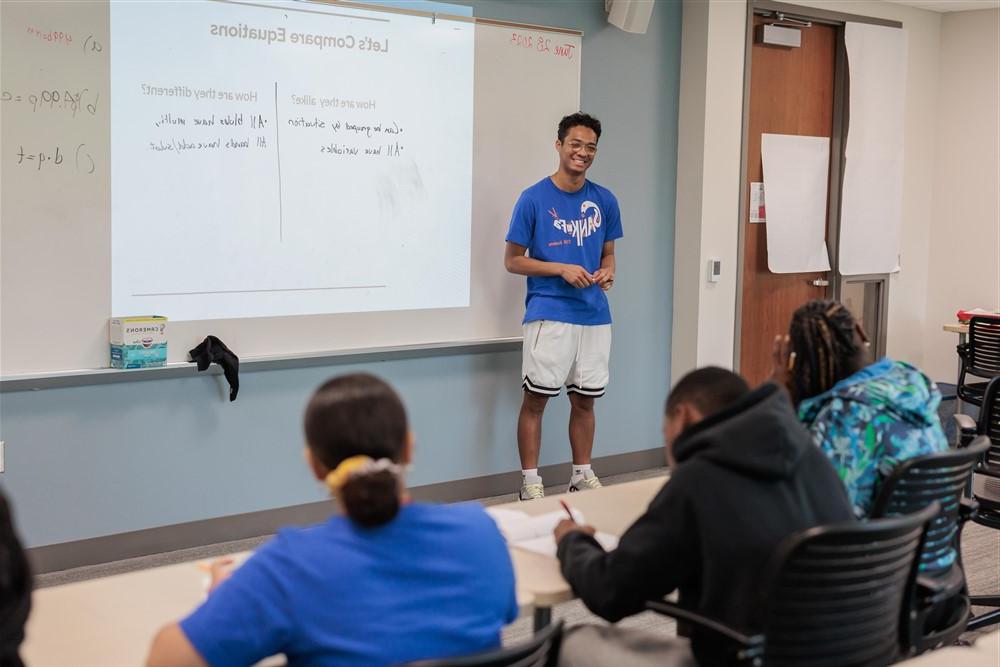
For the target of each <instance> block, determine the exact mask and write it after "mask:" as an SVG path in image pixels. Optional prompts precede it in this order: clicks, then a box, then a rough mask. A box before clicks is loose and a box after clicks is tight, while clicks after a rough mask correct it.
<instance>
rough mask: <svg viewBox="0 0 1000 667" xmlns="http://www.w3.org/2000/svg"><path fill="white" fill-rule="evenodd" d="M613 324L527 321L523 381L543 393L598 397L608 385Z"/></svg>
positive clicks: (523, 383) (527, 385)
mask: <svg viewBox="0 0 1000 667" xmlns="http://www.w3.org/2000/svg"><path fill="white" fill-rule="evenodd" d="M610 356H611V325H610V324H598V325H583V324H568V323H566V322H555V321H552V320H535V321H534V322H528V323H526V324H525V325H524V346H523V353H522V361H521V377H522V379H523V382H522V385H521V386H523V387H524V389H525V390H526V391H530V392H531V393H533V394H539V395H541V396H558V395H559V391H560V390H561V389H562V387H563V385H565V386H566V392H567V393H569V394H574V393H575V394H581V395H583V396H593V397H595V398H597V397H599V396H603V395H604V390H605V389H606V388H607V386H608V357H610Z"/></svg>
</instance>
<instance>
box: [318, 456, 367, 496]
mask: <svg viewBox="0 0 1000 667" xmlns="http://www.w3.org/2000/svg"><path fill="white" fill-rule="evenodd" d="M371 462H372V458H371V457H370V456H365V455H364V454H358V455H357V456H351V457H348V458H346V459H344V460H343V461H341V462H340V465H338V466H337V467H336V468H335V469H333V470H331V471H330V472H329V473H327V475H326V485H327V487H328V488H329V489H330V491H332V492H333V493H336V492H338V491H340V489H341V487H342V486H344V484H346V483H347V480H348V478H350V476H351V474H352V473H353V472H355V471H356V470H358V469H359V468H363V467H365V466H366V465H368V464H369V463H371Z"/></svg>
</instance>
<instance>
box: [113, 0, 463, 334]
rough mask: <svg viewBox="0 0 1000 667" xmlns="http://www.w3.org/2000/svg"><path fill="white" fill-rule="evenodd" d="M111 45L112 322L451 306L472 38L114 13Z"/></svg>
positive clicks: (399, 19)
mask: <svg viewBox="0 0 1000 667" xmlns="http://www.w3.org/2000/svg"><path fill="white" fill-rule="evenodd" d="M111 34H112V42H113V44H114V48H113V49H112V50H111V85H112V87H111V127H112V135H111V148H112V154H111V158H112V167H111V186H112V187H111V193H112V207H111V208H112V239H111V241H112V243H111V245H112V281H111V282H112V308H113V311H114V315H120V316H127V315H133V314H143V313H156V314H160V315H166V316H168V317H169V318H170V319H171V320H181V321H184V320H203V319H227V318H247V317H275V316H288V315H310V314H318V313H350V312H366V311H384V310H411V309H427V308H456V307H465V306H468V305H469V290H470V287H469V285H470V266H469V263H470V220H471V217H472V216H471V198H472V192H471V190H472V132H473V123H472V118H473V113H472V112H473V100H472V94H473V64H474V63H473V50H474V41H473V40H474V29H473V26H472V25H470V24H467V23H461V22H451V21H437V22H435V21H432V20H431V19H429V18H427V17H416V16H405V15H395V14H389V13H381V12H372V11H363V10H357V9H353V8H351V9H348V8H344V7H331V6H323V5H316V4H307V3H302V2H294V3H276V2H269V3H248V2H242V3H238V4H237V3H226V2H200V3H184V5H183V7H181V8H178V7H177V6H176V4H174V3H168V2H156V3H145V2H142V3H140V2H121V3H119V2H114V3H112V4H111Z"/></svg>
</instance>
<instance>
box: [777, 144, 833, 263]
mask: <svg viewBox="0 0 1000 667" xmlns="http://www.w3.org/2000/svg"><path fill="white" fill-rule="evenodd" d="M761 160H762V162H763V166H764V191H765V192H767V268H768V269H770V270H771V272H772V273H808V272H811V271H829V270H830V255H829V253H828V252H827V248H826V202H827V183H828V181H829V171H830V139H829V138H828V137H802V136H797V135H791V134H764V135H762V136H761Z"/></svg>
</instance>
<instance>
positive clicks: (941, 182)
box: [924, 9, 1000, 382]
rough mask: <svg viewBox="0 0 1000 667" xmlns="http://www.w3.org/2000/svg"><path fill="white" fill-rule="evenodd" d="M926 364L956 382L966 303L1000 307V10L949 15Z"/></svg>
mask: <svg viewBox="0 0 1000 667" xmlns="http://www.w3.org/2000/svg"><path fill="white" fill-rule="evenodd" d="M940 63H941V65H940V83H939V86H938V99H937V107H936V112H937V123H936V129H935V133H934V136H935V138H936V142H935V143H936V146H935V169H934V187H933V220H934V222H933V224H932V225H931V230H930V262H929V265H928V266H929V269H928V278H929V279H928V282H929V286H930V289H929V290H928V292H927V326H926V328H925V332H924V345H925V348H926V353H925V357H924V367H925V369H926V370H927V372H928V373H929V374H930V375H931V376H932V377H934V378H935V379H938V380H947V381H949V382H954V379H953V378H954V377H955V371H956V358H955V347H954V346H955V343H956V342H957V341H956V336H955V335H954V334H948V333H945V332H943V331H942V330H941V323H942V322H947V321H951V320H952V319H953V318H954V317H955V311H956V310H958V309H959V308H971V307H979V308H1000V270H998V268H997V260H998V257H1000V9H992V10H986V11H973V12H954V13H948V14H945V15H944V16H943V17H942V22H941V58H940Z"/></svg>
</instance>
